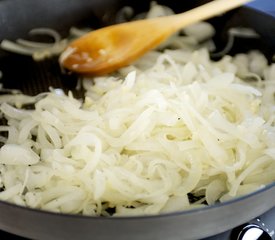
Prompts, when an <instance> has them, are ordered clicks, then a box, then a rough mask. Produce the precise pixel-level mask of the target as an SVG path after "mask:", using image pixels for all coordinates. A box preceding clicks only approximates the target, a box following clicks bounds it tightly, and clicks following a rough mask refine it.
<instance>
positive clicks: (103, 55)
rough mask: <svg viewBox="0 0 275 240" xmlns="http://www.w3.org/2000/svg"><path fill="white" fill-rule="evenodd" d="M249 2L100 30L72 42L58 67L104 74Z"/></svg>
mask: <svg viewBox="0 0 275 240" xmlns="http://www.w3.org/2000/svg"><path fill="white" fill-rule="evenodd" d="M249 1H250V0H230V1H228V0H215V1H212V2H210V3H207V4H204V5H202V6H200V7H197V8H195V9H192V10H190V11H187V12H184V13H181V14H176V15H172V16H166V17H159V18H154V19H145V20H138V21H133V22H128V23H122V24H117V25H112V26H108V27H105V28H101V29H99V30H96V31H92V32H90V33H88V34H86V35H84V36H82V37H80V38H79V39H77V40H75V41H74V42H72V43H71V44H70V45H69V46H68V48H67V49H66V50H65V51H64V52H63V53H62V54H61V56H60V63H61V65H62V66H63V67H64V68H66V69H68V70H70V71H73V72H78V73H81V74H85V75H103V74H107V73H110V72H112V71H115V70H117V69H119V68H121V67H124V66H126V65H128V64H130V63H132V62H134V61H135V60H137V59H138V58H139V57H141V56H142V55H144V54H145V53H146V52H148V51H149V50H151V49H153V48H155V47H157V46H158V45H159V44H161V43H162V42H163V41H165V40H166V39H167V38H168V37H170V36H171V35H172V34H174V33H175V32H177V31H178V30H180V29H181V28H184V27H186V26H189V25H191V24H194V23H196V22H199V21H202V20H206V19H208V18H210V17H213V16H216V15H219V14H221V13H223V12H225V11H228V10H231V9H233V8H236V7H239V6H241V5H242V4H244V3H246V2H249Z"/></svg>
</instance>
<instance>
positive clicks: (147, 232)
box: [0, 0, 275, 240]
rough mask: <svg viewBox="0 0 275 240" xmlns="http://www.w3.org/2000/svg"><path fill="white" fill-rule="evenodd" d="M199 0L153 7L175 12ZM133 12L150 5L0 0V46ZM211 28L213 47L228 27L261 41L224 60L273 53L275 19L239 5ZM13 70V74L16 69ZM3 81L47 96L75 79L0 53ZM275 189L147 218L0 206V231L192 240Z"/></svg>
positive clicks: (259, 205)
mask: <svg viewBox="0 0 275 240" xmlns="http://www.w3.org/2000/svg"><path fill="white" fill-rule="evenodd" d="M203 2H206V1H195V0H185V1H180V0H178V1H176V0H175V1H169V0H166V1H165V0H163V1H159V3H162V4H165V5H168V6H170V7H172V8H173V9H174V10H175V11H176V12H182V11H184V10H187V9H190V8H191V7H194V6H196V5H199V4H201V3H203ZM124 5H131V6H134V8H135V10H136V11H137V12H140V11H144V10H147V9H148V6H149V1H148V0H142V1H139V2H135V1H130V0H129V1H127V0H126V1H116V0H78V1H75V0H47V1H42V0H41V1H39V0H25V1H22V0H0V40H2V39H4V38H7V39H10V40H14V39H16V38H18V37H26V35H27V32H28V31H29V30H30V29H32V28H35V27H51V28H54V29H56V30H57V31H59V32H60V33H61V34H62V35H63V36H66V34H67V33H68V29H69V28H70V27H71V26H83V25H84V26H91V27H99V26H104V25H107V24H111V23H113V22H114V16H115V12H116V10H117V9H119V8H120V7H122V6H124ZM210 21H211V23H213V24H214V26H215V27H216V29H217V32H218V34H217V36H216V37H215V41H216V43H217V45H218V47H220V48H222V47H223V46H224V45H225V43H226V36H227V34H226V33H227V29H228V28H230V27H232V26H245V27H251V28H254V29H255V30H256V32H258V33H259V34H260V35H261V39H258V40H251V41H248V42H245V44H244V43H243V42H242V41H241V40H240V41H237V43H236V44H235V46H234V48H233V49H232V51H231V54H234V53H236V52H240V51H247V50H249V49H252V48H258V49H260V50H261V51H262V52H264V53H265V54H266V56H267V58H268V59H269V60H271V56H272V54H274V52H275V18H274V17H273V16H271V15H266V14H263V13H260V12H258V11H256V10H253V9H250V8H247V7H243V8H240V9H237V10H234V11H232V12H230V13H227V14H225V15H224V16H221V17H217V18H215V19H211V20H210ZM15 69H16V70H15ZM0 70H1V71H2V72H3V78H2V80H1V81H2V83H3V84H4V86H5V87H6V88H17V89H20V90H22V91H23V92H24V93H26V94H32V95H34V94H37V93H38V92H41V91H47V90H48V88H49V86H53V87H61V88H63V89H65V90H68V89H74V87H75V84H76V77H75V76H73V75H70V76H68V75H63V74H62V73H61V71H60V68H59V66H58V63H57V59H55V58H53V59H50V60H46V61H43V62H39V63H35V62H33V61H32V59H31V58H30V57H25V56H18V55H15V54H10V53H7V52H4V51H0ZM274 199H275V184H270V185H268V186H266V187H265V188H263V189H261V190H259V191H257V192H255V193H252V194H249V195H247V196H244V197H241V198H238V199H235V200H232V201H228V202H226V203H222V204H217V205H215V206H210V207H205V208H203V209H196V210H190V211H184V212H176V213H170V214H162V215H158V216H147V217H144V216H143V217H116V218H103V217H85V216H79V215H66V214H56V213H50V212H45V211H40V210H34V209H28V208H24V207H20V206H15V205H13V204H10V203H6V202H1V201H0V229H2V230H5V231H8V232H11V233H14V234H18V235H21V236H25V237H28V238H31V239H100V240H103V239H121V240H124V239H125V240H129V239H133V240H135V239H142V240H153V239H171V240H173V239H175V240H176V239H179V240H180V239H198V238H203V237H207V236H211V235H214V234H218V233H221V232H223V231H226V230H228V229H231V228H234V227H236V226H238V225H240V224H243V223H245V222H246V221H248V220H250V219H252V218H254V217H256V216H259V215H261V214H262V213H264V212H266V211H268V210H269V209H271V208H272V207H274V206H275V201H274Z"/></svg>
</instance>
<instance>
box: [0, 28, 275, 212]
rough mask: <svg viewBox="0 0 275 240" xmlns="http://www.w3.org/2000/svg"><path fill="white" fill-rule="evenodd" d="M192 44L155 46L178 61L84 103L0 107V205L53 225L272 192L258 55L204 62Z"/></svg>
mask: <svg viewBox="0 0 275 240" xmlns="http://www.w3.org/2000/svg"><path fill="white" fill-rule="evenodd" d="M200 26H201V28H203V26H206V29H207V30H206V31H207V34H210V33H211V34H212V30H211V29H212V28H211V26H207V25H206V24H202V25H200ZM209 29H210V32H209ZM188 32H195V33H196V34H197V32H196V31H192V30H191V29H189V30H188ZM201 37H202V36H201V35H200V38H201ZM190 39H193V40H192V41H190ZM194 39H196V37H195V36H191V35H189V36H186V37H182V36H175V37H174V38H173V39H170V40H169V43H166V44H170V45H171V44H172V45H174V46H175V45H177V49H174V50H171V49H170V50H168V49H166V50H164V51H163V52H159V51H151V52H149V53H148V54H147V55H146V56H144V57H143V58H142V59H140V60H139V61H138V62H136V63H135V64H134V65H131V66H128V67H125V68H122V69H120V70H119V71H118V73H117V74H116V75H115V76H111V75H109V76H103V77H97V78H95V79H94V81H91V79H85V80H84V82H83V85H84V88H85V89H86V94H85V99H83V100H78V99H76V98H74V97H73V95H72V94H71V93H69V95H65V94H64V93H60V92H59V91H51V92H49V93H45V94H44V95H43V96H42V97H41V95H40V96H39V97H37V98H31V99H30V98H29V97H28V96H24V95H23V96H22V95H20V96H21V103H22V104H21V105H24V103H25V102H29V101H32V102H35V109H33V110H25V109H24V108H21V105H20V104H19V103H18V99H17V102H15V101H14V98H11V97H10V95H9V96H2V97H1V99H0V101H1V105H0V111H1V114H2V116H3V117H4V118H5V119H6V120H7V124H6V125H2V126H0V131H1V132H2V133H5V134H4V135H3V136H2V137H1V138H0V140H1V142H2V143H3V147H2V148H1V149H0V187H1V189H2V191H1V192H0V199H1V200H4V201H9V202H12V203H15V204H19V205H23V206H28V207H32V208H39V209H44V210H48V211H55V212H62V213H77V214H84V215H95V216H108V215H110V214H111V213H110V212H112V214H113V215H114V216H120V215H147V214H158V213H164V212H171V211H180V210H186V209H190V208H196V207H201V206H204V203H205V202H206V203H207V204H208V205H212V204H216V203H217V202H223V201H227V200H229V199H232V198H236V197H238V196H242V195H244V194H247V193H250V192H253V191H256V190H258V189H260V188H262V187H264V186H265V185H266V184H269V183H271V182H273V181H274V180H275V127H274V126H275V108H274V106H275V105H274V92H275V64H271V65H268V63H267V60H266V59H265V57H264V56H263V55H262V54H261V53H259V52H257V51H253V52H250V53H248V54H238V55H236V56H235V57H231V56H224V57H223V58H222V59H221V60H220V61H217V62H213V61H211V60H210V58H209V53H208V50H207V49H206V48H202V47H201V45H199V44H198V42H199V41H197V40H194ZM179 43H180V44H179ZM204 46H205V45H204ZM248 80H249V82H248ZM190 194H192V195H193V196H195V197H196V199H198V200H197V201H195V202H191V201H190V200H189V196H190ZM110 209H112V210H111V211H110Z"/></svg>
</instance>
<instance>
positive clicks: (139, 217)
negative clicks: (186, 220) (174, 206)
mask: <svg viewBox="0 0 275 240" xmlns="http://www.w3.org/2000/svg"><path fill="white" fill-rule="evenodd" d="M273 188H274V191H275V182H272V183H269V184H267V185H265V186H264V187H262V188H260V189H258V190H256V191H254V192H251V193H248V194H245V195H242V196H239V197H235V198H233V199H230V200H228V201H225V202H221V203H217V204H214V205H206V206H203V207H199V208H193V209H189V210H182V211H176V212H168V213H160V214H148V215H133V216H108V217H102V216H88V215H81V214H70V213H57V212H53V211H47V210H43V209H39V208H30V207H25V206H21V205H16V204H14V203H11V202H8V201H3V200H0V207H1V205H4V206H6V207H9V208H16V209H17V210H22V211H29V212H32V213H34V214H43V215H48V216H53V217H63V218H68V217H69V218H73V219H90V220H98V221H101V220H107V221H121V220H127V221H128V220H144V219H159V218H170V217H180V216H188V215H192V214H197V213H201V212H211V211H214V210H217V209H219V208H224V207H226V206H229V205H234V204H237V203H239V202H243V201H245V200H248V199H250V198H252V197H256V196H258V195H260V194H263V193H265V192H267V191H268V190H272V189H273ZM273 207H275V202H274V204H273V206H272V207H270V208H269V209H271V208H273Z"/></svg>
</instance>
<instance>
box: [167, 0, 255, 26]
mask: <svg viewBox="0 0 275 240" xmlns="http://www.w3.org/2000/svg"><path fill="white" fill-rule="evenodd" d="M250 1H252V0H214V1H211V2H209V3H206V4H204V5H202V6H199V7H197V8H194V9H191V10H189V11H187V12H184V13H180V14H176V15H173V16H170V17H169V18H171V22H173V23H172V24H173V25H172V26H171V27H172V28H173V30H174V31H176V30H179V29H181V28H184V27H185V26H188V25H191V24H193V23H196V22H199V21H203V20H206V19H209V18H211V17H214V16H217V15H219V14H222V13H224V12H226V11H229V10H232V9H234V8H237V7H240V6H242V5H243V4H245V3H247V2H250Z"/></svg>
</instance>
